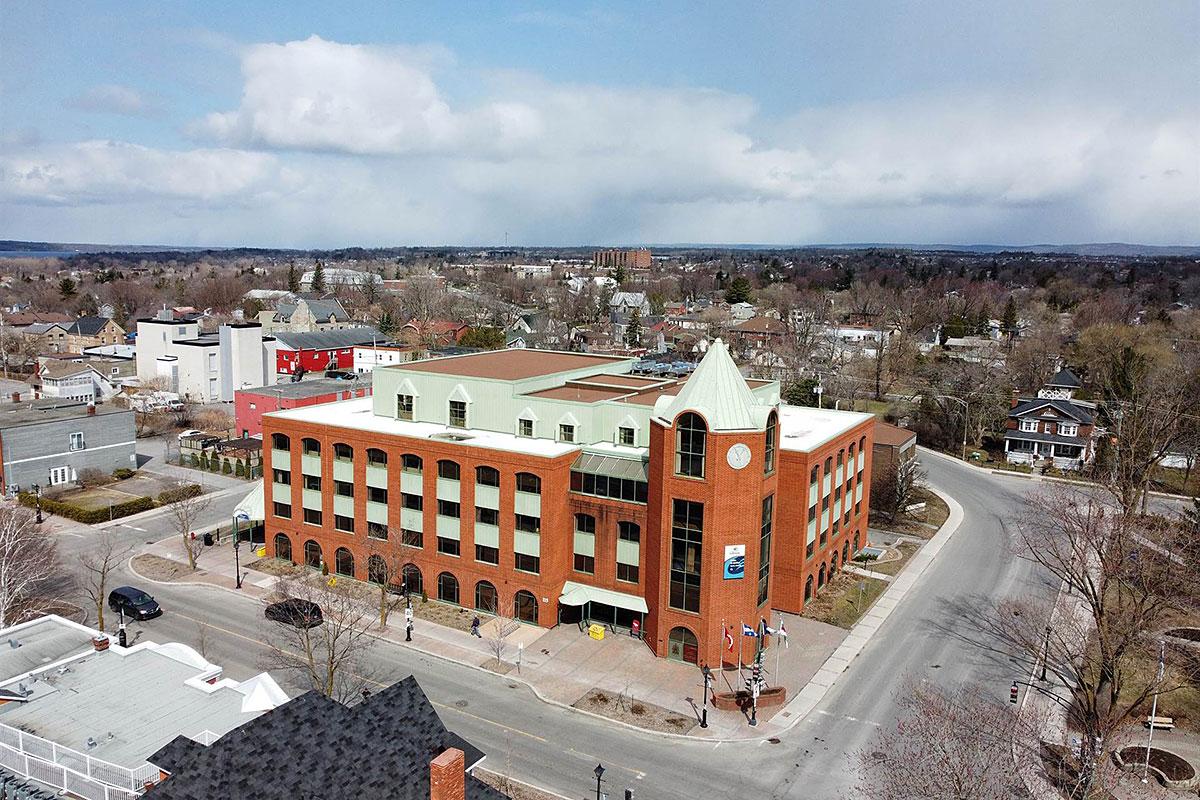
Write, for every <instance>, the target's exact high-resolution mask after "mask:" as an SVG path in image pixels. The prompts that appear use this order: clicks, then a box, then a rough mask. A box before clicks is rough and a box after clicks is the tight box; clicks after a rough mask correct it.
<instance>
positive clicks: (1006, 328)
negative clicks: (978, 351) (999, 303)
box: [1000, 294, 1017, 339]
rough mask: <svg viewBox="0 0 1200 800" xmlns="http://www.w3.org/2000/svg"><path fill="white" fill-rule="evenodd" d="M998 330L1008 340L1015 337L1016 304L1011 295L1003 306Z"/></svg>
mask: <svg viewBox="0 0 1200 800" xmlns="http://www.w3.org/2000/svg"><path fill="white" fill-rule="evenodd" d="M1000 330H1002V331H1003V332H1004V335H1005V336H1007V337H1008V338H1010V339H1011V338H1013V337H1014V336H1016V335H1017V303H1016V301H1015V300H1013V296H1012V295H1011V294H1010V295H1009V296H1008V302H1007V303H1005V304H1004V318H1003V319H1002V320H1001V321H1000Z"/></svg>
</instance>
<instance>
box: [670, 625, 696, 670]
mask: <svg viewBox="0 0 1200 800" xmlns="http://www.w3.org/2000/svg"><path fill="white" fill-rule="evenodd" d="M667 658H669V659H671V660H672V661H685V662H687V663H688V664H695V663H696V662H697V661H699V660H700V643H699V642H697V641H696V634H694V633H692V632H691V631H689V630H688V629H687V628H684V627H679V628H672V629H671V635H670V636H669V637H668V638H667Z"/></svg>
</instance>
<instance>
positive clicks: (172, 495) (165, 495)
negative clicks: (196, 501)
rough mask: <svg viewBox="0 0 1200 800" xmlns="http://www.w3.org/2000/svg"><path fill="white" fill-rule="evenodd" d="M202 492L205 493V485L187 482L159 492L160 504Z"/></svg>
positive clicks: (194, 495)
mask: <svg viewBox="0 0 1200 800" xmlns="http://www.w3.org/2000/svg"><path fill="white" fill-rule="evenodd" d="M200 494H204V487H203V486H201V485H200V484H198V483H187V484H184V485H183V486H176V487H175V488H173V489H163V490H162V491H161V492H159V493H158V504H159V505H162V506H165V505H169V504H170V503H175V502H178V501H179V500H186V499H187V498H189V497H196V496H197V495H200Z"/></svg>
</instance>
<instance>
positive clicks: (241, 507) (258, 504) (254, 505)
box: [233, 480, 267, 521]
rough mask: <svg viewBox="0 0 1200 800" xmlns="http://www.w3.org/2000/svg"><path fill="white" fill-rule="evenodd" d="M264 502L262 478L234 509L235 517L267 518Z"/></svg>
mask: <svg viewBox="0 0 1200 800" xmlns="http://www.w3.org/2000/svg"><path fill="white" fill-rule="evenodd" d="M264 505H265V504H264V503H263V482H262V481H261V480H260V481H258V482H257V483H256V484H254V488H253V489H251V490H250V494H248V495H246V496H245V497H244V498H242V501H241V502H240V503H238V504H237V505H236V506H235V507H234V509H233V516H234V518H235V519H241V520H256V521H259V520H265V519H266V518H267V515H266V514H265V513H264V511H263V509H264Z"/></svg>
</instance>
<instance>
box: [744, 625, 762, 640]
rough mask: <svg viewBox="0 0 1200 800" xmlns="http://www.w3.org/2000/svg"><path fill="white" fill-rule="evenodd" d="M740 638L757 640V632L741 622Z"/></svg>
mask: <svg viewBox="0 0 1200 800" xmlns="http://www.w3.org/2000/svg"><path fill="white" fill-rule="evenodd" d="M742 636H754V637H756V638H757V637H758V631H756V630H754V628H751V627H750V626H749V625H747V624H746V623H744V622H743V623H742Z"/></svg>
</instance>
